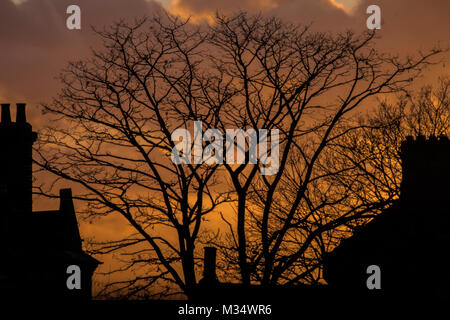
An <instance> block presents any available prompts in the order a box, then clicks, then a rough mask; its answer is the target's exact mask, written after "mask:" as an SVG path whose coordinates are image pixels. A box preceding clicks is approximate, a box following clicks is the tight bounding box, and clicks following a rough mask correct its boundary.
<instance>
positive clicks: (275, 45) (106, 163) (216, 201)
mask: <svg viewBox="0 0 450 320" xmlns="http://www.w3.org/2000/svg"><path fill="white" fill-rule="evenodd" d="M97 33H98V35H99V36H100V37H101V38H102V39H103V40H104V45H103V49H102V50H100V51H94V52H93V57H92V59H90V60H87V61H79V62H74V63H70V64H69V66H68V68H67V69H66V70H64V72H63V73H62V75H61V81H62V83H63V89H62V91H61V93H60V95H59V96H58V97H57V98H56V99H54V101H53V102H52V103H50V104H45V105H44V106H43V109H44V111H45V112H46V113H48V114H50V115H52V116H54V118H55V119H56V120H57V121H55V122H52V123H51V124H50V125H49V127H48V128H47V130H46V131H45V132H43V133H41V134H40V138H39V144H38V145H37V148H36V150H35V151H36V157H35V163H36V164H37V167H38V168H39V170H44V171H46V172H51V173H52V174H54V175H56V176H57V177H58V178H59V179H65V180H69V181H72V182H74V183H75V184H77V185H79V186H80V187H81V188H82V190H83V191H82V192H81V193H79V194H78V196H77V199H79V200H83V201H86V207H85V213H86V214H87V215H88V216H91V217H96V216H104V215H110V214H120V215H121V216H122V217H123V218H124V222H125V224H126V225H127V226H129V227H130V228H131V229H132V230H133V231H134V234H133V235H130V236H127V237H126V238H123V239H118V240H115V241H107V242H105V243H92V244H93V245H94V248H96V249H95V251H94V252H96V253H111V252H115V251H118V252H121V256H122V257H123V258H124V266H123V267H121V268H119V270H116V271H118V272H128V275H129V276H130V277H131V278H128V279H125V280H124V281H115V282H113V283H110V284H108V285H107V286H106V288H105V292H109V293H115V292H119V291H120V292H124V290H125V292H126V293H127V294H126V296H127V297H129V296H137V295H140V296H145V297H148V295H149V292H150V295H151V291H149V288H154V289H153V290H156V289H155V288H158V291H156V292H155V294H157V295H159V296H161V295H164V294H169V293H170V294H173V293H175V292H176V291H174V290H173V285H175V287H177V288H178V289H180V290H181V291H182V292H184V293H185V294H187V295H188V296H190V294H191V293H192V289H193V288H194V287H195V285H196V283H197V277H196V275H197V274H198V268H197V267H198V266H199V265H200V264H201V258H200V257H199V252H198V250H197V246H198V244H200V243H204V242H208V243H211V242H215V243H216V245H217V246H219V247H220V248H222V249H223V250H221V251H222V253H223V255H224V257H226V259H224V260H223V261H221V264H222V266H224V268H226V267H229V268H231V269H234V270H236V273H235V275H237V274H239V275H240V281H241V282H242V283H244V284H249V283H251V282H252V281H257V282H259V283H261V284H279V283H293V282H294V283H295V282H298V281H304V280H305V279H306V280H308V279H309V281H317V279H319V277H320V275H318V274H317V272H316V270H317V268H318V261H319V260H320V259H318V257H319V256H320V252H321V251H323V250H326V248H327V247H328V246H329V245H330V241H331V240H330V239H335V235H336V233H339V232H345V231H346V230H345V226H346V224H348V223H349V222H350V221H353V220H355V219H359V218H360V217H362V216H363V215H365V214H367V213H370V212H373V210H374V209H375V208H380V207H383V206H384V205H385V203H384V200H383V201H382V202H367V203H366V202H364V203H361V204H355V203H353V202H352V201H351V197H350V196H349V193H350V189H349V190H348V191H346V190H345V189H344V190H343V189H339V188H343V185H341V186H339V187H336V186H335V185H334V184H333V183H332V182H331V180H330V177H331V176H336V175H339V174H340V173H341V171H342V170H341V169H339V168H337V169H336V170H330V168H333V166H332V164H328V163H327V161H332V159H331V160H330V157H329V156H326V155H329V154H330V152H331V151H332V150H333V143H334V142H335V141H340V139H341V138H342V137H344V136H347V135H349V134H351V133H352V132H355V131H356V130H359V129H361V127H362V125H361V124H354V125H351V126H350V127H348V125H349V123H350V119H351V118H352V117H353V116H354V114H355V111H356V110H358V109H359V108H360V107H361V106H362V104H363V102H365V101H367V100H368V99H369V98H371V97H374V96H377V95H381V94H385V93H392V92H398V91H401V90H403V89H404V88H405V87H406V86H407V85H408V84H409V83H410V82H411V80H412V79H413V78H414V77H416V76H417V75H418V74H419V73H420V72H421V70H422V68H423V67H424V66H426V65H427V64H429V63H430V59H431V58H432V57H433V56H435V55H436V54H438V53H439V52H440V50H439V49H436V50H433V51H430V52H429V53H427V54H423V55H419V56H418V57H417V58H406V59H404V60H401V59H399V58H397V57H390V56H388V55H385V54H380V53H378V52H377V51H376V50H375V49H374V48H373V42H374V39H375V34H374V33H366V34H362V35H360V36H355V35H354V34H352V33H351V32H348V33H345V34H338V35H332V34H326V33H316V32H312V31H311V30H310V28H309V27H303V26H297V25H291V24H286V23H284V22H282V21H280V20H278V19H276V18H265V17H262V16H249V15H247V14H245V13H239V14H236V15H234V16H231V17H226V16H221V15H218V16H217V19H216V23H215V24H214V25H212V26H201V27H193V26H192V25H190V24H189V23H188V21H180V20H178V19H176V18H173V17H171V16H168V15H165V16H164V15H162V16H159V17H157V18H155V19H152V20H149V19H142V20H138V21H136V22H135V23H133V24H128V23H125V22H123V21H121V22H118V23H116V24H114V25H113V26H112V27H111V28H110V29H108V30H103V31H97ZM194 121H199V122H202V124H203V127H202V135H203V133H204V132H205V133H206V130H208V129H212V128H218V129H219V130H221V132H222V133H225V132H226V130H227V129H236V128H240V129H243V130H254V132H255V134H256V137H257V138H258V139H259V140H260V139H261V138H262V137H261V134H260V132H259V131H258V130H259V129H266V130H269V132H270V130H278V132H279V136H280V138H279V151H280V153H279V156H280V159H279V163H278V164H276V163H268V162H266V161H264V159H261V158H260V159H258V161H257V163H256V164H252V163H249V161H248V160H249V159H250V157H252V154H251V152H250V148H249V145H248V144H249V143H250V142H251V139H250V138H249V139H247V140H246V143H247V145H246V147H245V158H246V161H245V162H244V163H242V164H231V162H232V160H233V159H227V158H226V156H225V157H224V158H225V164H224V165H223V166H220V165H219V163H218V162H214V161H213V162H211V163H209V164H200V163H194V164H192V163H184V164H175V163H174V162H173V161H171V154H172V155H173V150H174V149H173V148H174V147H175V143H176V141H175V142H174V141H172V133H173V132H174V130H175V129H177V128H191V125H192V123H193V122H194ZM247 132H249V131H247ZM194 140H195V139H194ZM211 141H212V140H211ZM211 141H210V142H211ZM214 141H215V140H214ZM271 141H272V140H271ZM272 142H274V141H272ZM211 143H212V142H211ZM191 144H194V142H193V141H191ZM235 145H236V147H238V146H237V142H236V141H235V140H234V144H233V145H232V146H224V149H225V150H224V151H225V152H224V154H227V153H226V149H227V148H230V147H231V148H234V147H235ZM202 146H207V144H206V143H205V141H203V142H202ZM275 149H276V148H275V145H274V143H272V144H271V147H270V148H269V152H270V153H271V155H273V153H274V152H275ZM178 155H181V156H185V155H187V154H178ZM269 168H271V169H273V170H271V172H269V173H270V174H263V173H264V170H266V173H267V172H268V171H267V170H269ZM52 186H53V185H50V186H45V185H42V186H40V187H39V191H38V192H39V193H41V194H45V195H50V196H51V191H52ZM225 202H228V203H229V205H231V207H232V208H233V209H234V210H235V214H234V213H233V212H230V211H228V212H225V211H223V210H221V208H220V206H221V205H222V204H224V203H225ZM214 213H220V215H221V216H222V217H223V220H224V224H223V225H224V226H227V227H228V229H226V230H222V231H224V232H225V234H224V238H226V239H228V240H229V241H225V242H223V241H219V239H218V238H216V236H215V235H212V236H211V233H209V232H208V228H206V227H205V224H204V223H203V220H204V219H205V218H207V217H210V216H212V214H214ZM233 220H234V221H233ZM133 272H135V273H136V274H135V275H133ZM228 275H230V274H228Z"/></svg>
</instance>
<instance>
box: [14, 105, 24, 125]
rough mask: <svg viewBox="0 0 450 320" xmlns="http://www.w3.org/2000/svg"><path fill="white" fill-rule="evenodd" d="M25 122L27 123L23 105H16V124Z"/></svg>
mask: <svg viewBox="0 0 450 320" xmlns="http://www.w3.org/2000/svg"><path fill="white" fill-rule="evenodd" d="M25 122H27V115H26V112H25V103H17V112H16V123H25Z"/></svg>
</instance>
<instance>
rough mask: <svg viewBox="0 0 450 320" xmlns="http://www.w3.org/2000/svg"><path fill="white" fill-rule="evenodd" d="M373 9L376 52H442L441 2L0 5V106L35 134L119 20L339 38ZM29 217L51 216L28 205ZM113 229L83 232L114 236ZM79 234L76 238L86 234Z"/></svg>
mask: <svg viewBox="0 0 450 320" xmlns="http://www.w3.org/2000/svg"><path fill="white" fill-rule="evenodd" d="M71 4H76V5H78V6H79V7H80V8H81V30H68V29H67V27H66V19H67V17H68V16H69V15H68V14H67V13H66V8H67V7H68V6H69V5H71ZM371 4H377V5H378V6H379V7H380V8H381V16H382V27H381V30H379V31H378V35H379V37H380V39H379V41H378V49H380V50H383V51H386V52H388V53H391V54H397V53H398V54H400V55H408V54H414V53H416V52H417V51H418V50H427V49H430V48H432V47H433V46H436V45H438V44H439V45H440V46H441V47H450V36H449V34H450V1H449V0H433V1H428V0H370V1H369V0H209V1H205V0H155V1H152V0H75V1H74V0H0V102H1V103H11V104H15V103H17V102H26V103H27V104H28V122H30V123H31V124H32V125H33V127H34V129H35V130H37V131H39V129H40V128H42V127H44V126H45V124H46V120H47V119H46V117H45V116H43V115H42V114H41V111H40V108H39V104H40V103H44V102H49V101H50V100H51V98H52V97H53V96H55V95H56V94H57V92H58V90H59V84H58V81H57V80H56V79H55V77H56V76H57V75H58V73H59V72H60V70H61V69H62V68H64V66H65V65H66V64H67V62H68V61H73V60H78V59H81V58H85V57H88V56H89V53H90V48H98V47H99V46H100V43H99V42H98V41H97V38H96V37H95V36H94V35H93V32H92V30H91V27H92V26H93V27H97V28H102V27H103V26H108V24H110V23H111V22H112V21H116V20H118V19H120V18H125V19H133V18H135V17H141V16H142V15H152V14H153V13H155V12H157V11H158V10H160V9H161V8H165V9H166V10H168V11H169V12H171V13H173V14H177V15H181V16H182V17H191V21H192V23H202V22H207V23H214V19H213V17H214V14H215V12H216V11H217V10H219V11H221V12H224V13H232V12H235V11H237V10H245V11H248V12H250V13H259V12H262V13H264V14H267V15H275V16H278V17H280V18H282V19H285V20H287V21H290V22H294V23H302V24H309V23H312V26H313V29H315V30H318V31H327V32H342V31H345V30H348V29H351V30H355V31H356V32H363V31H365V30H367V29H366V19H367V17H368V14H366V8H367V7H368V6H369V5H371ZM449 58H450V57H449V55H448V54H447V55H443V56H442V59H443V61H442V62H441V63H439V64H437V65H436V66H434V67H433V68H431V69H430V70H429V71H428V72H427V73H426V74H425V76H424V78H423V79H418V83H419V84H422V83H423V84H425V83H428V82H433V81H434V80H435V79H436V78H437V77H438V76H440V75H450V70H449V67H448V66H450V61H449ZM36 209H51V208H46V207H41V206H40V205H37V206H36V205H35V210H36ZM116 226H117V224H116V223H115V222H114V221H109V223H107V224H104V225H102V226H97V227H95V226H92V227H90V229H89V230H90V231H89V232H96V233H104V234H105V236H109V235H113V234H115V233H117V230H116V229H115V227H116ZM86 230H87V229H84V231H83V230H82V232H85V233H86V232H88V231H86Z"/></svg>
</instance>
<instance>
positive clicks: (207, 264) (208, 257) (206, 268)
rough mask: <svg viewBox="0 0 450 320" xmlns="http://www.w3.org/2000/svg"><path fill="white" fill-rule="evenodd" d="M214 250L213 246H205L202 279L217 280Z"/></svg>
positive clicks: (215, 250)
mask: <svg viewBox="0 0 450 320" xmlns="http://www.w3.org/2000/svg"><path fill="white" fill-rule="evenodd" d="M216 252H217V249H216V248H214V247H205V257H204V265H203V279H204V280H206V281H208V282H209V281H211V282H213V281H217V278H216Z"/></svg>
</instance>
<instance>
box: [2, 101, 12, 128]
mask: <svg viewBox="0 0 450 320" xmlns="http://www.w3.org/2000/svg"><path fill="white" fill-rule="evenodd" d="M2 123H11V112H10V110H9V103H2Z"/></svg>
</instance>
